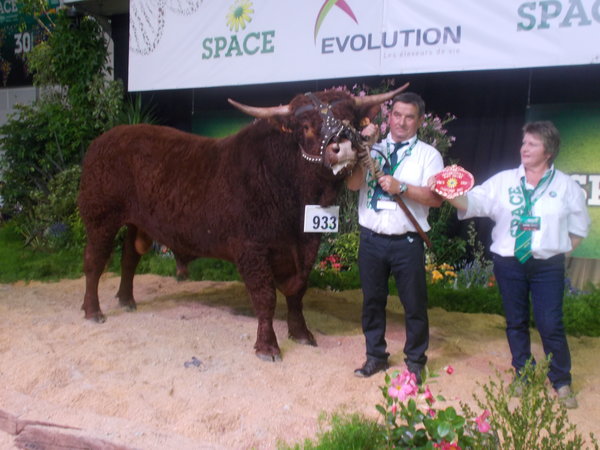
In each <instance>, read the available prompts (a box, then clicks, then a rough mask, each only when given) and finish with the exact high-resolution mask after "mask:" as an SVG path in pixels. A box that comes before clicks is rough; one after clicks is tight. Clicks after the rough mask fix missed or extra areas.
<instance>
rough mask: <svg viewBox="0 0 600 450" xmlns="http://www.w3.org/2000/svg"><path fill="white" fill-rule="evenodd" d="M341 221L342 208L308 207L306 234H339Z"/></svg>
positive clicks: (305, 219)
mask: <svg viewBox="0 0 600 450" xmlns="http://www.w3.org/2000/svg"><path fill="white" fill-rule="evenodd" d="M339 219H340V207H339V206H328V207H326V208H323V207H322V206H319V205H306V206H305V207H304V232H305V233H337V232H338V222H339Z"/></svg>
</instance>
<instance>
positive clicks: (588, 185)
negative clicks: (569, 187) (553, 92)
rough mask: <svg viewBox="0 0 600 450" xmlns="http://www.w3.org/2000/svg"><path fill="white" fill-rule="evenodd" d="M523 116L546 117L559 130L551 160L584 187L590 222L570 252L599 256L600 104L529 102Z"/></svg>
mask: <svg viewBox="0 0 600 450" xmlns="http://www.w3.org/2000/svg"><path fill="white" fill-rule="evenodd" d="M527 120H528V121H535V120H550V121H552V122H553V123H554V125H556V128H558V131H559V132H560V137H561V145H560V152H559V153H558V157H557V158H556V160H555V162H554V164H555V166H556V168H557V169H560V170H562V171H563V172H565V173H567V174H569V175H571V178H573V179H574V180H575V181H577V182H578V183H579V185H580V186H581V187H582V188H583V189H584V190H585V192H586V198H587V205H588V211H589V213H590V219H591V220H592V226H591V227H590V233H589V235H588V237H587V238H585V239H584V240H583V241H582V243H581V245H580V246H579V247H578V248H577V249H576V250H575V251H574V252H573V256H575V257H579V258H594V259H600V228H598V224H599V223H600V160H598V143H599V142H600V127H598V124H600V104H593V103H591V104H564V103H563V104H556V105H533V106H531V107H530V108H529V109H528V111H527Z"/></svg>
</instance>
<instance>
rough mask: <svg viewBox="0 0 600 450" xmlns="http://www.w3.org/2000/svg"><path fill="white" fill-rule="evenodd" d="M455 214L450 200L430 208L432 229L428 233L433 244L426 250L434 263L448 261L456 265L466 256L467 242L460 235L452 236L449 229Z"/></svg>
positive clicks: (429, 258)
mask: <svg viewBox="0 0 600 450" xmlns="http://www.w3.org/2000/svg"><path fill="white" fill-rule="evenodd" d="M455 216H456V210H455V209H454V207H453V206H452V205H450V203H448V202H444V203H442V206H441V207H439V208H431V209H430V210H429V219H428V220H429V224H430V225H431V229H430V230H429V232H428V233H427V235H428V236H429V240H430V241H431V244H432V246H431V248H428V249H427V250H426V254H427V259H428V261H430V262H431V263H433V264H441V263H447V264H450V265H451V266H455V267H456V266H457V265H458V264H460V262H461V261H464V260H465V258H466V255H467V242H466V241H465V240H464V239H463V238H461V237H459V236H452V234H451V232H450V229H449V224H450V223H451V222H452V219H453V218H454V217H455Z"/></svg>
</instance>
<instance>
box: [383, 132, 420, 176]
mask: <svg viewBox="0 0 600 450" xmlns="http://www.w3.org/2000/svg"><path fill="white" fill-rule="evenodd" d="M417 142H419V139H418V138H417V139H415V141H414V142H413V143H412V144H410V147H408V148H407V149H406V150H404V153H402V157H401V158H400V159H398V162H397V163H396V165H395V166H394V167H392V168H391V172H390V173H391V174H392V175H394V173H396V169H397V168H398V167H399V166H400V164H401V163H402V161H404V158H406V157H407V156H410V154H411V153H412V150H413V148H415V145H417ZM386 145H387V148H386V150H387V154H388V160H389V158H390V157H391V154H390V143H389V141H388V142H387V143H386Z"/></svg>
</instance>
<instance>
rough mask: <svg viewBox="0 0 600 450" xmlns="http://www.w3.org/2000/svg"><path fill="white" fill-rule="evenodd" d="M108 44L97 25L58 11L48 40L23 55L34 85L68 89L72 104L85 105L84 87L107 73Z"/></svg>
mask: <svg viewBox="0 0 600 450" xmlns="http://www.w3.org/2000/svg"><path fill="white" fill-rule="evenodd" d="M107 63H108V43H107V41H106V39H105V37H104V33H103V32H102V28H101V27H100V25H99V23H98V22H97V21H96V20H95V19H93V18H91V17H89V16H84V17H78V18H76V19H74V18H72V17H69V16H67V14H66V10H64V9H63V10H60V11H59V12H58V14H57V16H56V20H55V22H54V27H53V29H51V30H49V35H48V39H47V40H46V41H45V42H42V43H40V44H39V45H36V46H35V47H34V48H33V49H32V51H31V52H30V53H29V54H28V56H27V64H28V67H29V69H30V71H31V72H32V73H33V74H34V78H33V79H34V84H35V85H36V86H41V87H44V86H61V87H63V88H67V89H68V90H69V96H70V100H71V103H72V104H80V105H83V104H84V103H86V102H87V90H86V86H88V85H89V84H90V83H92V80H93V79H94V78H95V77H96V76H97V75H99V74H102V73H103V72H105V71H109V69H108V67H107Z"/></svg>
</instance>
